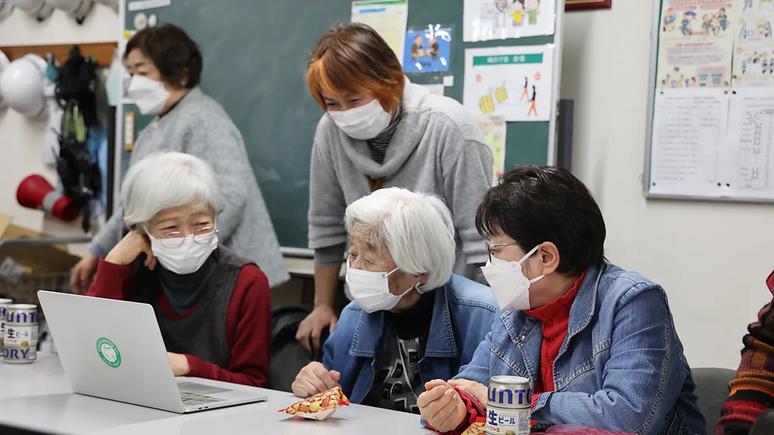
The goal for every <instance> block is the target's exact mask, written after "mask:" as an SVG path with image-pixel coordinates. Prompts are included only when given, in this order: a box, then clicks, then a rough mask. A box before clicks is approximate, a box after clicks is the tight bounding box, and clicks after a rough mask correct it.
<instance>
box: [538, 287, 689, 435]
mask: <svg viewBox="0 0 774 435" xmlns="http://www.w3.org/2000/svg"><path fill="white" fill-rule="evenodd" d="M643 287H645V288H643ZM647 287H650V288H647ZM602 376H603V385H602V389H601V390H599V391H597V392H595V393H594V394H587V393H575V392H565V393H563V392H553V393H543V394H541V395H540V396H539V397H538V399H537V402H536V403H535V406H534V409H533V414H532V418H533V419H534V420H537V421H538V423H540V424H552V425H555V424H584V422H605V427H606V429H609V430H617V431H623V432H631V433H637V434H642V435H655V434H657V433H658V432H659V431H660V430H661V429H662V427H661V424H660V422H663V421H664V418H665V417H666V416H667V414H668V413H669V412H670V410H671V408H672V407H673V406H674V404H675V402H676V401H677V399H678V396H679V395H680V391H681V388H682V385H683V382H684V380H685V376H686V372H685V370H684V368H683V367H682V358H681V357H680V344H679V343H678V342H677V334H676V333H675V331H674V324H673V322H672V315H671V313H670V312H669V308H668V305H667V300H666V295H665V293H664V291H663V289H661V287H658V286H656V285H653V284H649V283H642V284H638V285H635V286H634V287H632V288H631V289H630V290H629V291H628V292H627V293H626V295H624V297H622V298H621V300H620V301H619V307H618V309H617V312H616V314H615V318H614V326H613V333H612V337H611V347H610V359H609V360H608V361H607V363H606V364H605V367H604V369H603V373H602Z"/></svg>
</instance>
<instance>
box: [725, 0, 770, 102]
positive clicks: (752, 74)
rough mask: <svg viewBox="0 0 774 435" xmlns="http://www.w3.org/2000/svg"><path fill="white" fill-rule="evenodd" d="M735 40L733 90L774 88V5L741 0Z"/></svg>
mask: <svg viewBox="0 0 774 435" xmlns="http://www.w3.org/2000/svg"><path fill="white" fill-rule="evenodd" d="M738 23H739V24H738V26H739V27H738V31H737V32H736V33H735V40H734V87H735V88H745V87H758V86H772V85H774V39H773V38H772V34H771V33H772V23H774V1H772V0H743V3H742V10H741V12H740V13H739V20H738Z"/></svg>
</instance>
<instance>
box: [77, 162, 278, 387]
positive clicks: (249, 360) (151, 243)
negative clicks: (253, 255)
mask: <svg viewBox="0 0 774 435" xmlns="http://www.w3.org/2000/svg"><path fill="white" fill-rule="evenodd" d="M121 192H122V195H123V204H124V210H125V214H124V223H125V224H126V226H127V227H128V228H129V229H130V231H129V233H128V234H127V235H126V236H125V237H124V238H123V240H121V242H119V243H118V244H117V245H116V246H115V247H114V248H113V249H112V250H111V251H110V253H108V255H107V256H106V257H105V258H104V259H103V260H100V263H99V266H98V268H97V275H96V278H95V280H94V283H93V284H92V286H91V288H90V290H89V293H88V294H89V295H90V296H97V297H104V298H111V299H121V300H128V301H135V302H144V303H148V304H150V305H152V306H153V309H154V310H155V312H156V318H157V319H158V322H159V326H160V327H161V334H162V336H163V337H164V343H165V344H166V346H167V351H168V354H169V361H170V364H171V365H172V369H173V372H174V374H175V376H195V377H201V378H208V379H215V380H220V381H226V382H234V383H238V384H245V385H254V386H265V385H266V383H267V381H268V378H269V376H268V375H269V349H270V344H271V343H270V341H271V302H270V297H269V282H268V280H267V278H266V275H264V273H263V272H262V271H261V270H260V269H259V268H258V267H257V266H256V265H255V264H254V263H252V262H251V261H250V260H247V259H245V258H242V257H239V256H237V255H236V254H234V253H233V252H231V251H229V250H228V249H226V248H224V247H223V246H220V245H219V242H218V231H217V216H218V214H219V213H220V212H221V210H223V206H224V202H225V200H224V199H223V194H222V193H221V191H220V188H219V187H218V183H217V182H216V180H215V174H214V172H213V170H212V168H210V166H209V165H207V163H205V162H204V161H202V160H200V159H199V158H197V157H194V156H191V155H188V154H182V153H167V154H156V155H151V156H149V157H147V158H145V159H143V160H141V161H140V162H138V163H136V164H135V165H133V166H132V167H131V168H130V169H129V172H128V173H127V175H126V179H125V181H124V184H123V187H122V190H121Z"/></svg>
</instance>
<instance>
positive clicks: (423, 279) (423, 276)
mask: <svg viewBox="0 0 774 435" xmlns="http://www.w3.org/2000/svg"><path fill="white" fill-rule="evenodd" d="M428 276H429V275H428V274H427V273H423V274H421V275H417V278H419V284H418V285H417V287H419V286H420V285H422V284H424V283H426V282H427V277H428Z"/></svg>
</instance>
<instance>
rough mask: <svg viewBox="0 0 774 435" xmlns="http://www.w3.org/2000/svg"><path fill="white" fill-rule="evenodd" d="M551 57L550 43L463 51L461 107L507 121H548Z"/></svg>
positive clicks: (550, 97)
mask: <svg viewBox="0 0 774 435" xmlns="http://www.w3.org/2000/svg"><path fill="white" fill-rule="evenodd" d="M553 54H554V46H553V45H551V44H549V45H532V46H514V47H494V48H474V49H467V50H465V88H464V90H463V105H464V106H465V107H467V108H468V109H470V110H471V111H472V112H473V113H476V114H484V115H503V116H504V117H505V120H506V121H509V122H511V121H548V120H549V119H550V118H551V105H552V104H554V103H555V101H554V97H553V95H552V86H551V84H552V80H553V73H554V71H553Z"/></svg>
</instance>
